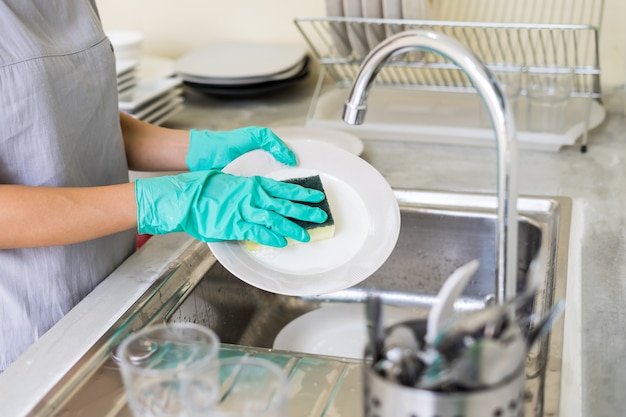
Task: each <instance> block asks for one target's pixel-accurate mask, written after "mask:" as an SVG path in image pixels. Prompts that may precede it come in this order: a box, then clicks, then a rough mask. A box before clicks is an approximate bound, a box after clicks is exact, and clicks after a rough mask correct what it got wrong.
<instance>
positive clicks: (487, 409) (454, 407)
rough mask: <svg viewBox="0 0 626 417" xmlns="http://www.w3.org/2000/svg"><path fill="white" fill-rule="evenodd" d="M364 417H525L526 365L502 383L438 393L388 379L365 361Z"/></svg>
mask: <svg viewBox="0 0 626 417" xmlns="http://www.w3.org/2000/svg"><path fill="white" fill-rule="evenodd" d="M363 377H364V384H363V387H364V395H363V401H364V416H365V417H388V416H393V417H494V416H497V417H522V416H523V415H524V385H525V384H524V383H525V375H524V369H523V367H522V368H520V369H519V371H518V372H516V373H515V374H514V375H513V376H511V377H510V378H509V379H507V380H506V381H504V382H503V383H501V384H499V385H497V386H495V387H490V388H487V389H482V390H477V391H467V392H438V391H429V390H424V389H418V388H411V387H407V386H404V385H400V384H397V383H394V382H392V381H389V380H387V379H385V378H383V377H382V376H380V375H379V374H378V373H376V371H375V370H374V369H372V367H371V366H370V365H369V364H366V366H365V367H364V372H363Z"/></svg>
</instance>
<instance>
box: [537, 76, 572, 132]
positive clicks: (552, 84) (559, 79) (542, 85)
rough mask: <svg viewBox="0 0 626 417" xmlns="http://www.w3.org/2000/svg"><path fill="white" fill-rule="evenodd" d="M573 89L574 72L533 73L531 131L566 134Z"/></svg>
mask: <svg viewBox="0 0 626 417" xmlns="http://www.w3.org/2000/svg"><path fill="white" fill-rule="evenodd" d="M573 88H574V70H573V69H572V68H557V67H554V68H543V69H537V70H532V69H531V70H529V71H528V73H527V75H526V90H527V99H528V101H527V103H528V109H527V113H526V117H527V120H526V124H527V130H528V131H531V132H546V133H562V132H563V131H564V130H565V128H566V118H567V105H568V103H569V100H570V96H571V94H572V90H573Z"/></svg>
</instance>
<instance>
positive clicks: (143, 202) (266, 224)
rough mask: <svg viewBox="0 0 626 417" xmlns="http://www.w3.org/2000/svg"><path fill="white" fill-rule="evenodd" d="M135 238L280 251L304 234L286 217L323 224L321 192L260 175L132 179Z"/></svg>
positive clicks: (206, 173) (191, 174)
mask: <svg viewBox="0 0 626 417" xmlns="http://www.w3.org/2000/svg"><path fill="white" fill-rule="evenodd" d="M135 198H136V201H137V228H138V232H139V234H164V233H170V232H186V233H188V234H189V235H191V236H193V237H195V238H196V239H198V240H202V241H205V242H215V241H222V240H251V241H254V242H257V243H261V244H263V245H269V246H276V247H283V246H286V245H287V240H286V239H285V238H286V237H289V238H291V239H295V240H298V241H300V242H308V241H309V240H310V237H309V234H308V232H307V231H306V230H304V229H303V228H302V227H300V226H298V225H297V224H296V223H294V222H292V221H291V220H289V219H287V218H286V217H291V218H294V219H298V220H304V221H309V222H314V223H323V222H324V221H326V218H327V217H328V215H327V214H326V212H324V210H322V209H320V208H317V207H311V206H308V205H306V204H299V203H297V202H298V201H300V202H313V203H316V202H320V201H322V200H323V199H324V193H322V192H321V191H318V190H312V189H309V188H305V187H301V186H299V185H296V184H287V183H284V182H280V181H276V180H273V179H270V178H265V177H240V176H236V175H231V174H225V173H223V172H221V171H197V172H189V173H184V174H180V175H172V176H163V177H155V178H147V179H138V180H136V181H135Z"/></svg>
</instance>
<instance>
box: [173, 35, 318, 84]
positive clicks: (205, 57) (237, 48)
mask: <svg viewBox="0 0 626 417" xmlns="http://www.w3.org/2000/svg"><path fill="white" fill-rule="evenodd" d="M306 56H307V49H306V48H305V47H303V46H297V45H274V44H254V43H250V44H247V43H214V44H211V45H207V46H205V47H202V48H199V49H196V50H193V51H191V52H189V53H187V54H185V55H183V56H182V57H181V58H180V59H178V60H177V61H176V62H175V64H174V69H175V71H176V72H177V73H179V74H181V75H184V76H192V77H196V78H198V77H200V78H203V79H206V80H207V82H208V80H210V81H211V83H212V84H218V83H220V84H236V83H238V82H239V81H240V79H244V80H245V79H248V78H252V79H254V80H255V82H259V81H264V80H271V79H273V78H272V77H274V76H275V75H276V74H281V73H284V72H285V71H289V70H291V69H293V68H294V67H297V66H299V65H300V64H301V63H302V61H303V60H304V59H305V58H306ZM248 83H249V81H248Z"/></svg>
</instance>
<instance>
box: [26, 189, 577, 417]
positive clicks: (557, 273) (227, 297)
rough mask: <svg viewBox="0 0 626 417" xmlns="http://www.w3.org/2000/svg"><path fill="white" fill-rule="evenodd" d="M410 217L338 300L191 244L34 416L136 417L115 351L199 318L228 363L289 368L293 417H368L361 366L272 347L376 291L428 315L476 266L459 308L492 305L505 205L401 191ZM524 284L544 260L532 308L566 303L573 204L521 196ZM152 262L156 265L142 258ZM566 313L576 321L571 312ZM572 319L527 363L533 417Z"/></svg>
mask: <svg viewBox="0 0 626 417" xmlns="http://www.w3.org/2000/svg"><path fill="white" fill-rule="evenodd" d="M395 193H396V197H397V199H398V201H399V203H400V208H401V214H402V225H401V232H400V237H399V240H398V243H397V245H396V248H395V249H394V251H393V253H392V255H391V257H390V258H389V259H388V260H387V262H386V263H385V264H384V265H383V266H382V267H381V268H380V269H379V270H378V271H377V272H376V273H375V274H373V275H372V276H371V277H369V278H368V279H366V280H365V281H363V282H362V283H360V284H358V285H356V286H355V287H352V288H348V289H346V290H343V291H339V292H336V293H332V294H326V295H319V296H312V297H290V296H284V295H276V294H272V293H268V292H265V291H262V290H259V289H257V288H255V287H251V286H250V285H248V284H246V283H244V282H243V281H241V280H239V279H238V278H236V277H234V276H232V275H231V274H230V273H229V272H227V271H226V270H225V269H224V268H223V267H222V266H221V265H220V264H219V263H218V262H217V260H216V259H215V257H214V256H213V255H212V253H211V252H210V250H209V248H208V246H207V245H206V244H205V243H202V242H199V241H196V240H194V239H191V238H189V240H188V241H186V243H185V246H184V247H182V248H181V250H180V255H179V256H178V257H177V258H176V260H175V261H174V262H172V263H171V264H170V266H169V268H167V269H166V270H165V271H164V272H163V273H162V274H161V275H160V276H159V278H158V279H156V280H155V281H154V282H153V283H152V285H151V286H150V288H149V289H148V290H146V291H145V293H143V295H142V296H141V297H139V299H138V300H137V301H136V302H135V303H134V304H133V305H132V306H131V307H130V308H129V309H128V310H127V311H126V312H125V313H123V314H122V316H121V317H120V319H119V320H118V321H117V322H116V323H115V324H114V325H113V326H111V328H110V329H109V330H108V331H107V332H106V333H105V334H103V335H102V337H101V338H100V339H99V340H98V342H97V343H96V344H95V345H93V346H92V347H91V348H90V349H89V350H88V351H87V352H86V353H85V355H84V356H83V357H82V358H81V360H80V361H79V362H78V363H77V364H76V365H75V366H74V367H73V368H72V369H71V370H70V371H69V372H68V373H67V374H66V375H64V376H63V378H62V379H61V380H60V381H59V382H58V383H57V384H56V386H55V387H54V388H53V389H52V390H50V392H48V393H47V394H46V396H45V397H44V398H43V399H42V400H41V401H40V403H39V404H38V405H37V407H36V408H35V409H34V410H33V411H32V413H31V414H29V415H32V416H42V415H67V416H74V415H76V416H78V415H89V416H105V415H106V416H115V417H130V416H131V413H130V410H129V409H128V407H127V405H126V399H125V396H124V390H123V389H122V382H121V378H120V374H119V368H118V365H117V362H116V360H115V356H114V355H112V353H114V352H115V348H116V346H117V345H118V344H119V342H120V341H121V340H122V339H123V338H124V337H126V336H127V335H128V334H129V333H131V332H133V331H135V330H137V329H139V328H141V327H143V326H146V325H147V324H150V323H154V322H162V321H191V322H196V323H202V324H204V325H206V326H209V327H211V328H212V329H214V330H215V331H216V332H217V333H218V335H219V336H220V338H221V340H222V342H223V345H222V353H223V354H227V355H232V354H238V355H260V356H262V357H265V358H269V359H271V360H273V361H274V362H275V363H278V364H280V365H281V366H284V367H285V369H286V370H287V371H288V372H289V375H290V377H291V378H292V379H295V380H296V381H297V382H296V383H295V385H296V386H297V387H296V388H297V389H296V392H294V393H292V396H291V397H290V400H291V401H290V404H291V405H292V406H293V407H292V409H290V416H292V417H300V416H302V417H324V416H329V415H333V416H340V417H343V416H350V417H352V416H360V415H361V412H362V407H361V392H362V387H361V382H362V377H361V370H362V361H361V360H358V359H347V358H337V357H330V356H319V355H312V354H307V353H300V352H286V351H276V350H273V349H270V348H271V347H272V344H273V341H274V338H275V337H276V335H277V334H278V332H279V331H280V330H281V329H282V328H283V327H284V326H285V325H286V324H287V323H289V322H290V321H291V320H293V319H295V318H296V317H299V316H300V315H302V314H304V313H306V312H309V311H312V310H314V309H317V308H324V307H326V306H328V305H330V304H332V303H336V302H342V303H345V302H350V303H363V302H364V300H365V299H366V296H367V294H368V293H370V292H375V293H378V294H379V295H380V296H381V297H382V299H383V300H384V302H385V303H386V304H388V305H395V306H399V307H400V308H402V307H406V308H409V307H410V308H411V309H412V310H411V311H412V312H417V313H418V314H424V315H426V314H427V313H428V310H429V308H430V306H431V305H432V303H433V301H434V299H435V296H436V294H437V293H438V291H439V289H440V288H441V285H442V284H443V282H444V280H445V279H446V278H447V277H448V276H449V274H450V273H451V272H452V271H453V270H454V269H456V268H457V267H458V266H460V265H462V264H464V263H465V262H467V261H469V260H471V259H475V258H479V259H480V262H481V267H480V270H479V271H478V273H477V274H476V276H475V279H473V281H472V282H471V284H470V285H469V287H468V288H467V290H466V291H465V293H464V294H463V296H462V300H463V302H462V303H461V308H463V309H475V308H480V307H482V306H483V305H484V302H485V299H486V298H489V297H490V296H491V295H492V294H493V292H494V289H495V281H496V273H495V264H496V250H495V235H496V231H495V230H496V206H497V199H496V197H495V196H493V195H478V194H459V193H436V192H421V191H414V190H396V191H395ZM518 212H519V214H518V219H519V235H518V241H519V250H518V262H517V270H518V273H517V285H518V287H519V288H523V287H524V285H525V283H526V280H527V279H528V270H529V266H530V263H531V260H532V259H533V258H535V257H537V256H541V259H545V260H546V261H545V265H544V266H545V268H542V270H543V271H544V272H545V275H543V276H542V280H543V283H544V286H543V290H542V291H541V292H540V293H539V294H538V295H537V297H535V300H534V302H533V303H532V305H529V309H533V310H534V312H536V313H541V312H543V311H546V310H547V309H548V308H549V307H550V306H551V305H552V304H553V303H554V301H555V300H558V299H562V298H564V297H565V287H566V279H567V277H566V273H567V262H568V259H567V256H568V247H569V230H570V222H571V201H570V199H568V198H559V197H554V198H551V197H550V198H549V197H538V198H535V197H520V198H519V200H518ZM144 255H145V256H148V254H147V253H146V252H144ZM566 314H567V312H566ZM562 342H563V321H562V320H561V321H559V322H557V324H556V325H555V327H554V328H553V329H552V332H551V333H550V335H549V337H548V338H544V339H543V340H542V341H541V343H539V344H538V345H537V347H536V349H534V350H533V351H532V352H531V353H530V355H529V357H528V359H527V366H526V376H527V386H526V403H525V407H524V415H525V416H542V417H547V416H554V415H558V406H559V399H560V386H561V353H562ZM328 410H332V411H333V412H332V413H331V414H328V413H327V411H328Z"/></svg>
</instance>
